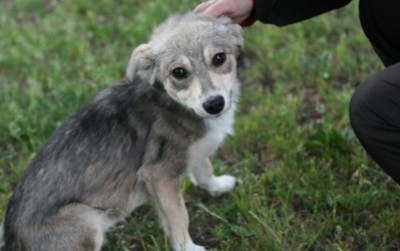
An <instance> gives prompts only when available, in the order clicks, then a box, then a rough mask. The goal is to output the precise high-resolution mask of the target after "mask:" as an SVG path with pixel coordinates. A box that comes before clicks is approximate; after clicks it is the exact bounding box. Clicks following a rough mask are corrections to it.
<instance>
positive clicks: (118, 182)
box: [2, 12, 243, 251]
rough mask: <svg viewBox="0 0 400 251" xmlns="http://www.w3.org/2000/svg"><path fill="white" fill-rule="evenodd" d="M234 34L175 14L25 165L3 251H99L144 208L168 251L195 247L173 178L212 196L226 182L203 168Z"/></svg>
mask: <svg viewBox="0 0 400 251" xmlns="http://www.w3.org/2000/svg"><path fill="white" fill-rule="evenodd" d="M242 47H243V30H242V28H241V27H240V26H239V25H238V24H234V23H233V22H232V21H231V20H230V19H229V18H228V17H220V18H215V17H211V16H207V15H205V14H199V13H192V12H190V13H185V14H177V15H174V16H172V17H170V18H168V19H167V20H166V21H164V22H163V23H162V24H161V25H160V26H158V27H157V28H156V29H154V31H153V34H152V36H151V39H150V41H149V42H148V43H146V44H142V45H139V46H138V47H136V49H134V51H133V52H132V55H131V58H130V60H129V63H128V66H127V70H126V76H125V77H124V78H123V79H122V80H121V81H119V82H118V83H115V84H113V85H111V86H110V87H108V88H106V89H104V90H103V91H101V92H99V93H98V94H97V96H95V97H94V99H93V100H91V101H89V102H88V103H87V104H86V105H85V106H83V107H82V108H81V109H80V110H78V111H77V112H76V113H75V114H74V115H72V116H71V117H70V118H69V119H67V120H66V122H65V123H63V124H62V125H61V126H60V127H59V128H58V129H57V130H56V131H55V133H54V134H53V135H52V136H51V137H50V139H49V140H48V141H47V143H45V144H44V146H43V147H42V148H41V150H40V151H39V152H38V153H37V155H36V156H35V157H34V159H33V160H32V162H31V163H30V164H29V166H28V167H27V170H26V171H25V173H24V175H23V176H22V178H21V180H20V182H19V184H18V185H17V187H16V189H15V192H14V194H13V196H12V198H11V199H10V202H9V204H8V207H7V211H6V217H5V224H4V243H5V244H4V247H3V248H2V250H3V251H56V250H57V251H95V250H96V251H97V250H100V249H101V246H102V244H103V241H104V233H105V232H106V231H107V230H108V229H109V228H110V227H112V226H113V225H114V224H115V223H116V222H119V221H122V220H123V219H124V218H125V217H126V216H128V215H129V214H130V213H131V212H132V211H134V209H136V208H137V207H139V206H140V205H142V204H143V203H145V202H147V201H152V202H153V203H154V205H155V207H156V208H157V212H158V214H159V218H160V221H161V223H162V226H163V228H164V230H165V232H166V234H167V235H168V236H169V238H170V243H171V245H172V248H173V250H176V251H183V250H185V251H202V250H205V248H204V247H202V246H199V245H196V244H194V243H193V241H192V239H191V237H190V235H189V232H188V225H189V217H188V213H187V210H186V208H185V204H184V200H183V198H182V193H181V187H180V185H181V184H180V182H181V180H182V178H183V177H185V175H190V177H191V178H192V180H193V182H194V183H195V185H197V186H199V187H201V188H203V189H205V190H207V191H208V193H210V194H211V195H212V196H218V195H221V194H223V193H227V192H229V191H231V190H232V189H233V188H234V186H235V178H234V177H232V176H230V175H222V176H215V175H214V174H213V167H212V165H211V162H210V160H209V156H211V155H212V154H213V153H214V152H215V151H216V150H217V148H218V147H219V146H220V145H221V143H222V142H223V140H224V138H225V136H226V135H227V134H230V133H232V131H233V123H234V112H235V108H236V102H237V99H238V95H239V89H240V83H239V80H238V76H237V65H238V63H237V62H238V58H239V55H240V53H241V51H242Z"/></svg>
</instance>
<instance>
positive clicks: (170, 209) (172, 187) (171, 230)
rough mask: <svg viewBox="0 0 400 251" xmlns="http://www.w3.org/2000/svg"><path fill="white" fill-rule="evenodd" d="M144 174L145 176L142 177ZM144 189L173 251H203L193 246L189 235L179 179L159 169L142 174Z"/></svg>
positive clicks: (187, 218) (203, 250)
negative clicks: (152, 201)
mask: <svg viewBox="0 0 400 251" xmlns="http://www.w3.org/2000/svg"><path fill="white" fill-rule="evenodd" d="M143 173H146V175H143ZM143 176H145V178H144V180H145V183H146V187H147V189H148V191H149V193H150V195H151V196H152V198H153V200H154V202H155V204H156V207H157V210H158V213H159V216H160V219H161V222H162V224H163V227H164V230H165V232H166V233H167V234H168V235H169V237H170V239H171V242H172V246H173V249H174V250H175V251H205V249H204V248H203V247H201V246H198V245H195V244H194V243H193V241H192V239H191V237H190V235H189V216H188V213H187V211H186V207H185V203H184V201H183V198H182V193H181V187H180V178H179V177H171V174H170V173H167V172H166V171H164V170H163V169H161V168H157V169H156V170H154V169H153V170H148V171H146V172H142V177H143Z"/></svg>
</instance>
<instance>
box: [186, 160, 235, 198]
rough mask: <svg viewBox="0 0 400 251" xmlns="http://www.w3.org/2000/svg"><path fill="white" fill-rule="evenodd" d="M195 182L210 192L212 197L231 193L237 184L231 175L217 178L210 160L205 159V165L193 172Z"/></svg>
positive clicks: (194, 169) (195, 168)
mask: <svg viewBox="0 0 400 251" xmlns="http://www.w3.org/2000/svg"><path fill="white" fill-rule="evenodd" d="M192 180H193V182H194V183H195V184H196V185H197V186H199V187H201V188H203V189H206V190H207V191H208V193H209V194H211V195H212V196H219V195H221V194H224V193H227V192H230V191H231V190H232V189H233V188H234V187H235V183H236V179H235V178H234V177H233V176H230V175H221V176H215V175H214V173H213V166H212V164H211V162H210V159H208V158H207V159H205V160H204V161H203V163H202V164H201V165H199V166H196V167H194V168H193V170H192Z"/></svg>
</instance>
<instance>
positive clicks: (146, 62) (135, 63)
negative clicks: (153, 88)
mask: <svg viewBox="0 0 400 251" xmlns="http://www.w3.org/2000/svg"><path fill="white" fill-rule="evenodd" d="M136 76H137V77H139V78H141V79H142V80H144V81H146V82H148V83H150V84H153V83H154V82H155V58H154V54H153V53H152V50H151V46H150V44H141V45H139V46H138V47H136V49H134V50H133V52H132V55H131V58H130V60H129V64H128V67H127V69H126V77H127V78H128V79H129V80H130V81H132V80H133V79H134V78H135V77H136Z"/></svg>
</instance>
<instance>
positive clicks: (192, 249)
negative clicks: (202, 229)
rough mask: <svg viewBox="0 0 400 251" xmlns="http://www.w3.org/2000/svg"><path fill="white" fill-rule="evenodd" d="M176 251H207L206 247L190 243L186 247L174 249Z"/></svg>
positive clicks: (181, 246) (180, 246)
mask: <svg viewBox="0 0 400 251" xmlns="http://www.w3.org/2000/svg"><path fill="white" fill-rule="evenodd" d="M174 250H175V251H207V250H206V249H205V248H204V247H202V246H199V245H196V244H194V243H193V242H188V243H186V244H185V245H179V246H177V247H175V248H174Z"/></svg>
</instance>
